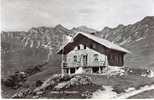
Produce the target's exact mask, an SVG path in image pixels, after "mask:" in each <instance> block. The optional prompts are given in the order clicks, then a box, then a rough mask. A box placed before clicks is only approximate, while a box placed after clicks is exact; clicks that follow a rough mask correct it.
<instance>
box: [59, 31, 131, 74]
mask: <svg viewBox="0 0 154 100" xmlns="http://www.w3.org/2000/svg"><path fill="white" fill-rule="evenodd" d="M57 53H58V54H62V55H63V58H64V59H63V61H64V62H63V70H64V73H66V74H73V73H75V72H76V71H77V70H78V68H79V67H82V68H83V69H84V70H85V72H87V73H102V72H103V69H104V68H105V67H108V66H113V67H114V66H119V67H120V66H123V65H124V55H125V54H126V53H129V51H128V50H126V49H124V48H122V47H120V46H118V45H116V44H113V43H112V42H110V41H108V40H105V39H102V38H99V37H97V36H95V35H92V34H86V33H81V32H80V33H77V34H76V35H75V36H74V37H73V38H72V41H71V42H69V43H67V44H66V45H64V46H62V47H61V48H60V50H59V51H58V52H57Z"/></svg>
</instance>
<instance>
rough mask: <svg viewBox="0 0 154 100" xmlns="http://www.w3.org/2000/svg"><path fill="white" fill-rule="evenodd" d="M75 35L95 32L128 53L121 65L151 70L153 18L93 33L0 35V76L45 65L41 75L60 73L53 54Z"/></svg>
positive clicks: (52, 30)
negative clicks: (41, 64) (45, 62)
mask: <svg viewBox="0 0 154 100" xmlns="http://www.w3.org/2000/svg"><path fill="white" fill-rule="evenodd" d="M77 32H85V33H95V35H96V36H99V37H101V38H104V39H107V40H109V41H111V42H113V43H116V44H118V45H121V46H122V47H125V48H126V49H128V50H130V51H131V54H127V55H126V57H125V66H129V67H137V68H138V67H140V68H150V69H154V16H147V17H145V18H143V19H142V20H141V21H138V22H136V23H134V24H129V25H122V24H120V25H118V26H117V27H115V28H109V27H105V28H103V29H102V30H95V29H92V28H88V27H86V26H79V27H74V28H72V29H67V28H65V27H63V26H62V25H60V24H59V25H57V26H55V27H46V26H41V27H32V28H31V29H29V30H28V31H26V32H25V31H16V32H15V31H14V32H11V31H9V32H4V31H3V32H2V33H1V57H2V58H1V65H2V76H3V77H5V76H8V75H10V74H12V73H13V72H15V71H17V70H23V69H24V68H27V67H29V66H31V65H35V64H40V63H42V62H44V61H47V62H49V64H48V65H47V66H46V67H45V70H44V73H46V74H52V73H57V72H60V62H61V56H60V55H57V54H56V51H57V50H58V49H59V47H60V46H61V45H63V44H64V43H66V42H67V41H68V39H67V37H68V36H73V35H75V34H76V33H77Z"/></svg>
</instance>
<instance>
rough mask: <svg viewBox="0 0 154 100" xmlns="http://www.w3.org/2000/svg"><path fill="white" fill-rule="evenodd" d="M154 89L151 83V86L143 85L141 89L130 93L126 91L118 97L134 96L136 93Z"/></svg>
mask: <svg viewBox="0 0 154 100" xmlns="http://www.w3.org/2000/svg"><path fill="white" fill-rule="evenodd" d="M153 89H154V85H151V86H144V87H142V88H141V89H139V90H134V91H131V92H128V93H125V94H121V95H120V96H118V97H117V98H116V99H126V98H129V97H131V96H134V95H137V94H139V93H142V92H144V91H149V90H153Z"/></svg>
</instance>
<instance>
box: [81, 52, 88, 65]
mask: <svg viewBox="0 0 154 100" xmlns="http://www.w3.org/2000/svg"><path fill="white" fill-rule="evenodd" d="M87 60H88V55H83V58H82V62H83V66H87Z"/></svg>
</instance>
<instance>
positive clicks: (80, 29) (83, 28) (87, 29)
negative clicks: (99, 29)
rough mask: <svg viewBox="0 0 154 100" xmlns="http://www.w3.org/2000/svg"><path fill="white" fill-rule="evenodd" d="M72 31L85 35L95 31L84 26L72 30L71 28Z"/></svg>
mask: <svg viewBox="0 0 154 100" xmlns="http://www.w3.org/2000/svg"><path fill="white" fill-rule="evenodd" d="M72 31H74V32H85V33H93V32H96V30H95V29H92V28H89V27H87V26H85V25H82V26H79V27H74V28H72Z"/></svg>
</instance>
